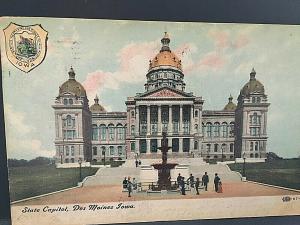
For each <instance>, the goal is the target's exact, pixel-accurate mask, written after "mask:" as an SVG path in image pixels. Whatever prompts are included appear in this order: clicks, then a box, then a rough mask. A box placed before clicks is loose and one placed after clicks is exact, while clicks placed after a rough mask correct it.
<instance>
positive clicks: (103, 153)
mask: <svg viewBox="0 0 300 225" xmlns="http://www.w3.org/2000/svg"><path fill="white" fill-rule="evenodd" d="M102 156H103V158H104V161H103V163H104V166H105V149H102Z"/></svg>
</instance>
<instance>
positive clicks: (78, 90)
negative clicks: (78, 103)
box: [59, 67, 86, 97]
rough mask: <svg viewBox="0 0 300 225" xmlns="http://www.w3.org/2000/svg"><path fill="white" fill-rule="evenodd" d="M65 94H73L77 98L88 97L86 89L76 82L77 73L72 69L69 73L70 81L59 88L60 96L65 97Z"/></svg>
mask: <svg viewBox="0 0 300 225" xmlns="http://www.w3.org/2000/svg"><path fill="white" fill-rule="evenodd" d="M64 93H72V94H74V95H76V96H80V97H86V91H85V89H84V87H83V86H82V85H81V84H80V83H79V82H77V81H76V80H75V72H74V70H73V68H72V67H71V68H70V71H69V80H67V81H66V82H64V83H63V84H62V85H61V86H60V87H59V95H63V94H64Z"/></svg>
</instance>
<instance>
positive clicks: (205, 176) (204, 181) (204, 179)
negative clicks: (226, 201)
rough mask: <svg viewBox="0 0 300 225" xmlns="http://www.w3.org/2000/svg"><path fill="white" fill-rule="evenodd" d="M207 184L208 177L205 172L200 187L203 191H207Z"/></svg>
mask: <svg viewBox="0 0 300 225" xmlns="http://www.w3.org/2000/svg"><path fill="white" fill-rule="evenodd" d="M208 182H209V177H208V175H207V172H205V173H204V175H203V176H202V185H203V186H204V187H205V191H207V185H208Z"/></svg>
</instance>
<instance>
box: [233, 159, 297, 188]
mask: <svg viewBox="0 0 300 225" xmlns="http://www.w3.org/2000/svg"><path fill="white" fill-rule="evenodd" d="M228 166H229V167H230V169H231V170H234V171H238V172H240V173H241V174H242V169H243V164H242V163H237V164H230V165H228ZM245 168H246V169H245V171H246V177H247V180H251V181H257V182H261V183H266V184H272V185H277V186H281V187H288V188H294V189H300V159H283V160H273V161H269V162H265V163H246V167H245Z"/></svg>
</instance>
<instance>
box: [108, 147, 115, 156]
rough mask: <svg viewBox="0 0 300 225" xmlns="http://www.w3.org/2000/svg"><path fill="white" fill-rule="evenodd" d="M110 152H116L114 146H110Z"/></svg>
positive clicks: (112, 153) (111, 153)
mask: <svg viewBox="0 0 300 225" xmlns="http://www.w3.org/2000/svg"><path fill="white" fill-rule="evenodd" d="M109 154H110V155H114V154H115V148H114V146H109Z"/></svg>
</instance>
